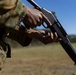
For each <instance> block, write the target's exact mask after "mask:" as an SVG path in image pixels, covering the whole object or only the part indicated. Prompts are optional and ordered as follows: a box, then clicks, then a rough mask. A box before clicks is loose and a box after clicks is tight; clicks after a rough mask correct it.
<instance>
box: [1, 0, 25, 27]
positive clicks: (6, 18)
mask: <svg viewBox="0 0 76 75" xmlns="http://www.w3.org/2000/svg"><path fill="white" fill-rule="evenodd" d="M0 8H1V9H3V10H8V9H10V10H9V11H8V12H6V13H5V14H3V15H0V23H5V25H6V26H8V27H14V26H15V25H16V24H17V23H18V22H19V19H20V18H21V17H22V16H25V15H26V7H25V5H24V4H23V3H22V2H21V1H20V0H0Z"/></svg>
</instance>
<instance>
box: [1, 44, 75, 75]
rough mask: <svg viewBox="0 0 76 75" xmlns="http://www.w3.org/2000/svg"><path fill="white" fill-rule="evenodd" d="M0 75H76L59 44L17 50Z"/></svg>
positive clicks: (70, 61)
mask: <svg viewBox="0 0 76 75" xmlns="http://www.w3.org/2000/svg"><path fill="white" fill-rule="evenodd" d="M73 46H74V48H75V49H76V44H73ZM0 75H76V66H75V65H74V62H73V61H72V60H71V59H70V58H69V56H68V55H67V54H66V52H65V51H64V49H63V48H62V47H61V46H60V45H59V44H57V45H55V44H53V45H46V46H45V45H44V46H35V47H26V48H17V49H12V58H11V59H7V60H6V63H5V64H4V67H3V69H2V71H0Z"/></svg>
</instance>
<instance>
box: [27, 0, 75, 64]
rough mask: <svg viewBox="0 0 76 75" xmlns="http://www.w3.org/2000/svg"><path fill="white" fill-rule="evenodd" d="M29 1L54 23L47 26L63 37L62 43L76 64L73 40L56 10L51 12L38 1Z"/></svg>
mask: <svg viewBox="0 0 76 75" xmlns="http://www.w3.org/2000/svg"><path fill="white" fill-rule="evenodd" d="M27 1H28V2H29V3H31V4H32V5H33V6H34V8H36V9H38V10H40V11H41V12H42V13H43V14H44V15H45V16H46V17H47V18H48V20H49V21H50V22H51V23H52V26H50V25H47V27H46V28H49V29H50V30H51V31H52V32H56V33H57V34H58V37H59V38H61V40H60V44H61V46H62V47H63V48H64V50H65V51H66V52H67V54H68V55H69V56H70V58H71V59H72V60H73V61H74V63H75V64H76V51H75V49H74V48H73V46H72V44H71V42H70V41H69V39H68V35H67V33H66V31H65V30H64V28H63V27H62V25H61V23H60V22H59V20H58V19H57V17H56V15H55V13H54V12H50V11H48V10H46V9H45V8H41V7H40V6H39V5H38V4H37V3H36V2H34V1H33V0H27Z"/></svg>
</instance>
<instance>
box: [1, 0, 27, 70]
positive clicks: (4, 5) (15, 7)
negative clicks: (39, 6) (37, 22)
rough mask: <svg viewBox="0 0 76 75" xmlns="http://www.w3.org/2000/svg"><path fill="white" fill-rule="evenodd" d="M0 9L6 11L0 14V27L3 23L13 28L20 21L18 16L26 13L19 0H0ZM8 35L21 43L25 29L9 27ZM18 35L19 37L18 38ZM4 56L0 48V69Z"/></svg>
mask: <svg viewBox="0 0 76 75" xmlns="http://www.w3.org/2000/svg"><path fill="white" fill-rule="evenodd" d="M0 10H2V11H3V12H4V11H5V10H6V11H7V12H5V13H3V14H0V27H1V26H2V25H1V24H4V25H5V26H6V28H7V29H8V28H10V27H11V28H13V29H14V27H15V26H16V25H17V23H18V22H19V21H20V18H21V17H23V16H25V15H26V7H25V5H24V4H23V3H22V2H21V1H20V0H0ZM0 13H1V11H0ZM20 33H21V34H20ZM19 34H20V35H19ZM22 34H23V35H22ZM17 35H18V36H17ZM14 36H15V37H14ZM22 36H24V40H23V41H22V40H21V39H23V38H21V37H22ZM0 37H1V36H0ZM8 37H9V38H11V39H14V40H16V41H18V42H19V43H22V44H23V43H25V37H26V34H25V30H24V32H23V30H22V32H21V31H18V30H11V29H10V32H9V36H8ZM19 37H20V39H18V38H19ZM20 40H21V41H20ZM26 43H27V42H26ZM23 45H26V44H23ZM5 58H6V54H5V52H4V51H3V50H2V49H0V69H1V68H2V65H3V62H4V60H5Z"/></svg>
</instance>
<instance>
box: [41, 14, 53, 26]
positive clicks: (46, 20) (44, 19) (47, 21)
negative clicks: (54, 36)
mask: <svg viewBox="0 0 76 75" xmlns="http://www.w3.org/2000/svg"><path fill="white" fill-rule="evenodd" d="M41 15H42V18H43V21H44V22H46V24H47V25H49V26H51V25H52V24H51V22H50V21H49V19H48V18H47V17H46V16H45V15H44V14H43V13H42V14H41Z"/></svg>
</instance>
